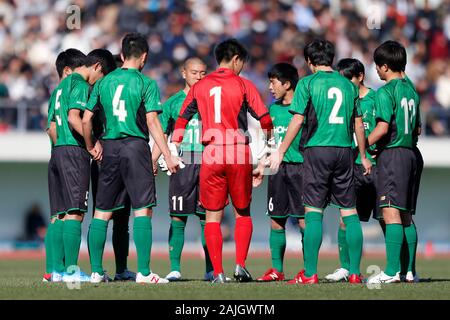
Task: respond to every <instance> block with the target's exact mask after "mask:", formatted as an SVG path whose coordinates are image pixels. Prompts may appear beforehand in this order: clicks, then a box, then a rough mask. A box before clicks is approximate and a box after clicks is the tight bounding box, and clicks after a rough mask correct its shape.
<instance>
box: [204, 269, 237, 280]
mask: <svg viewBox="0 0 450 320" xmlns="http://www.w3.org/2000/svg"><path fill="white" fill-rule="evenodd" d="M203 279H204V280H205V281H213V280H214V271H213V270H211V271H209V272H205V276H204V277H203ZM225 281H226V282H230V281H231V278H228V277H227V276H225Z"/></svg>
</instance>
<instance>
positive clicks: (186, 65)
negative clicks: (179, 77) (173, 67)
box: [183, 57, 206, 70]
mask: <svg viewBox="0 0 450 320" xmlns="http://www.w3.org/2000/svg"><path fill="white" fill-rule="evenodd" d="M191 64H197V65H203V66H206V63H205V62H204V61H203V60H202V59H200V58H199V57H192V58H188V59H186V61H185V62H184V63H183V69H184V70H186V69H188V68H189V66H190V65H191Z"/></svg>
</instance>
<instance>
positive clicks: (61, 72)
mask: <svg viewBox="0 0 450 320" xmlns="http://www.w3.org/2000/svg"><path fill="white" fill-rule="evenodd" d="M84 58H85V55H84V54H83V53H82V52H81V51H79V50H77V49H73V48H71V49H67V50H66V51H62V52H61V53H60V54H58V57H57V58H56V62H55V66H56V71H57V73H58V76H59V79H60V80H61V81H62V80H63V79H65V78H66V77H67V76H68V75H70V74H71V73H72V71H73V69H75V68H77V67H80V66H82V64H83V63H84ZM56 92H57V91H56V90H53V91H52V94H51V96H50V99H49V101H48V116H47V128H46V131H47V134H48V136H49V138H50V144H51V148H52V151H51V155H50V160H49V163H48V193H49V200H50V224H49V226H48V228H47V233H46V235H45V241H44V242H45V265H46V266H45V274H44V277H43V279H42V281H44V282H50V281H51V282H59V281H61V280H62V275H61V274H60V273H57V272H54V271H55V269H54V261H53V257H54V254H53V251H54V250H64V249H63V243H62V220H57V216H58V212H59V211H60V210H59V209H58V207H60V206H61V202H62V199H61V193H60V190H57V188H56V183H57V182H56V180H57V175H56V172H57V171H56V165H55V157H54V156H53V147H54V144H55V143H56V123H55V97H56ZM55 233H57V234H58V235H59V236H60V238H59V239H58V240H55Z"/></svg>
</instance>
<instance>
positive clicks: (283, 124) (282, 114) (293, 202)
mask: <svg viewBox="0 0 450 320" xmlns="http://www.w3.org/2000/svg"><path fill="white" fill-rule="evenodd" d="M268 77H269V90H270V92H271V93H272V95H273V96H274V98H275V102H274V103H273V104H272V105H271V106H270V107H269V113H270V116H271V118H272V123H273V126H274V135H275V144H276V145H278V146H279V145H281V143H282V142H283V139H284V136H285V134H286V131H287V128H288V126H289V122H290V121H291V119H292V116H293V115H292V113H290V112H289V109H290V106H291V102H292V98H293V97H294V90H295V86H296V85H297V82H298V72H297V69H296V68H295V67H294V66H293V65H291V64H289V63H277V64H275V65H274V66H273V67H272V68H271V69H270V70H269V72H268ZM300 138H301V132H299V133H298V134H297V136H296V137H295V139H294V142H293V143H292V144H291V146H290V147H289V149H288V151H287V152H286V155H285V156H284V158H283V162H282V163H281V164H280V169H279V170H278V172H277V173H276V174H275V175H270V176H269V184H268V188H267V215H268V216H269V217H270V222H271V225H270V226H271V228H270V236H269V243H270V252H271V255H272V268H270V269H268V270H267V271H266V272H265V273H264V275H262V276H261V277H259V278H257V281H282V280H284V273H283V260H284V254H285V250H286V221H287V219H288V218H289V217H292V218H294V219H295V220H296V221H297V223H298V225H299V227H300V231H301V233H302V235H303V231H304V228H305V224H304V222H305V220H304V218H305V217H304V208H303V202H302V194H303V186H302V182H303V156H302V154H301V152H300Z"/></svg>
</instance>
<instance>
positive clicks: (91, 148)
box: [81, 81, 103, 161]
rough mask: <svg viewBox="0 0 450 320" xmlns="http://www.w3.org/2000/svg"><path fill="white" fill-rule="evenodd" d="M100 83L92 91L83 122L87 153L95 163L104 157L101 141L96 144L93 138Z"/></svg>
mask: <svg viewBox="0 0 450 320" xmlns="http://www.w3.org/2000/svg"><path fill="white" fill-rule="evenodd" d="M99 83H100V82H99V81H97V83H96V84H95V86H94V89H93V90H92V94H91V97H90V99H89V101H88V102H87V105H86V109H85V110H84V114H83V119H82V121H81V127H82V135H83V138H84V143H85V144H86V149H87V151H88V152H89V153H90V154H91V156H92V158H93V159H94V160H95V161H101V160H102V156H103V148H102V145H101V144H100V141H97V142H95V139H94V136H93V127H94V125H93V123H92V120H93V118H94V114H95V109H96V108H97V103H98V101H99Z"/></svg>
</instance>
